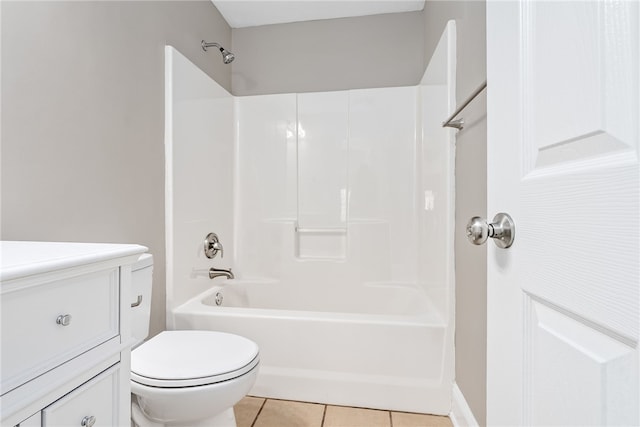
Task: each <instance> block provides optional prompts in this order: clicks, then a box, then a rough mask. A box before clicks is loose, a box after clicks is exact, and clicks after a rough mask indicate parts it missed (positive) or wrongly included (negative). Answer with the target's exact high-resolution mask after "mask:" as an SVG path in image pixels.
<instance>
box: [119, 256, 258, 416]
mask: <svg viewBox="0 0 640 427" xmlns="http://www.w3.org/2000/svg"><path fill="white" fill-rule="evenodd" d="M152 269H153V257H152V256H151V255H150V254H144V255H142V256H141V257H140V259H139V260H138V262H137V263H136V264H135V265H134V266H133V280H132V295H133V301H134V304H132V309H131V316H132V318H131V320H132V335H133V337H134V339H135V340H136V341H135V343H134V345H133V350H132V352H131V420H132V425H137V426H139V427H161V426H166V427H173V426H190V427H196V426H208V427H236V420H235V416H234V413H233V405H235V404H236V403H237V402H239V401H240V399H242V398H243V397H244V396H246V395H247V393H248V392H249V390H250V389H251V387H252V386H253V384H254V383H255V381H256V377H257V375H258V366H259V362H260V357H259V350H258V346H257V345H256V344H255V343H254V342H253V341H251V340H249V339H247V338H244V337H241V336H238V335H233V334H227V333H223V332H213V331H191V330H188V331H164V332H161V333H160V334H158V335H156V336H155V337H153V338H151V339H150V340H148V341H146V342H144V343H143V340H144V339H145V338H146V337H147V336H148V335H149V319H150V307H151V306H150V302H151V283H152V280H151V272H152ZM140 296H141V297H142V299H140ZM136 304H137V305H136ZM133 305H136V306H135V307H133Z"/></svg>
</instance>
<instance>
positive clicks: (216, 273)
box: [209, 267, 235, 279]
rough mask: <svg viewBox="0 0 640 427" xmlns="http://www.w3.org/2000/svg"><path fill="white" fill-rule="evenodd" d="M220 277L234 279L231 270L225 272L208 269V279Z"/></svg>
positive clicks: (223, 270) (219, 269) (217, 269)
mask: <svg viewBox="0 0 640 427" xmlns="http://www.w3.org/2000/svg"><path fill="white" fill-rule="evenodd" d="M220 276H225V277H226V278H227V279H235V277H234V276H233V272H232V271H231V269H228V270H225V269H224V268H213V267H211V268H210V269H209V279H215V278H216V277H220Z"/></svg>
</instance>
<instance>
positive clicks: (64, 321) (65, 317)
mask: <svg viewBox="0 0 640 427" xmlns="http://www.w3.org/2000/svg"><path fill="white" fill-rule="evenodd" d="M56 323H57V324H58V325H62V326H69V324H70V323H71V315H70V314H61V315H60V316H58V317H57V319H56Z"/></svg>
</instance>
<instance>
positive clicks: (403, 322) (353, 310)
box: [172, 280, 451, 414]
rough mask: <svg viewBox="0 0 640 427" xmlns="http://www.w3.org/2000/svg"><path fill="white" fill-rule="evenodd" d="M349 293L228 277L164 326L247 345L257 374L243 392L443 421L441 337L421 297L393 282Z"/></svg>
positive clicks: (446, 392)
mask: <svg viewBox="0 0 640 427" xmlns="http://www.w3.org/2000/svg"><path fill="white" fill-rule="evenodd" d="M356 290H357V297H355V298H354V296H351V297H349V295H348V294H349V293H351V292H350V291H349V290H345V293H344V294H342V295H335V294H332V293H328V292H325V293H322V292H319V291H318V290H317V289H316V290H315V291H313V290H310V289H305V288H304V286H302V285H301V286H285V285H283V284H281V283H278V282H259V281H253V282H252V281H243V280H231V281H226V282H221V285H220V286H216V287H213V288H212V289H210V290H208V291H206V292H204V293H202V294H201V295H198V296H197V297H195V298H193V299H191V300H190V301H188V302H186V303H185V304H183V305H181V306H179V307H178V308H176V309H174V310H173V312H172V313H173V316H174V318H173V321H174V325H175V328H176V329H206V330H215V331H224V332H230V333H235V334H239V335H242V336H245V337H248V338H250V339H252V340H253V341H255V342H256V343H257V344H258V345H259V346H260V353H261V368H260V373H259V376H258V380H257V382H256V385H255V387H254V389H253V390H252V392H251V394H252V395H256V396H264V397H273V398H282V399H294V400H304V401H310V402H320V403H329V404H337V405H346V406H359V407H370V408H379V409H392V410H398V411H414V412H428V413H435V414H448V412H449V408H450V396H451V384H450V383H447V382H446V380H443V378H446V377H448V376H447V375H443V371H444V369H445V359H446V358H445V356H444V352H445V350H444V349H445V348H447V346H446V345H445V340H446V339H450V338H451V337H447V336H446V328H445V321H444V320H443V318H442V317H441V316H440V315H439V314H438V313H437V311H436V310H435V308H434V307H433V305H432V304H431V303H430V301H429V300H428V298H427V297H426V295H424V294H423V293H421V292H420V291H419V290H418V289H415V288H412V287H409V286H402V285H398V284H396V285H388V284H387V285H376V286H364V287H358V288H357V289H354V290H353V291H352V292H354V293H355V292H356ZM216 294H219V295H221V296H222V305H220V306H217V305H216V303H215V299H216ZM354 295H355V294H354ZM349 302H350V303H349ZM289 307H296V309H295V310H291V309H289ZM320 307H324V309H323V310H322V311H320ZM327 307H330V308H331V309H330V310H328V309H327ZM391 307H392V309H391ZM400 313H402V314H400Z"/></svg>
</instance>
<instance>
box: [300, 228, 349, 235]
mask: <svg viewBox="0 0 640 427" xmlns="http://www.w3.org/2000/svg"><path fill="white" fill-rule="evenodd" d="M296 233H300V234H347V228H346V227H344V228H322V227H321V228H311V227H296Z"/></svg>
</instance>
